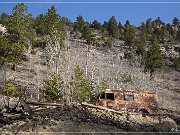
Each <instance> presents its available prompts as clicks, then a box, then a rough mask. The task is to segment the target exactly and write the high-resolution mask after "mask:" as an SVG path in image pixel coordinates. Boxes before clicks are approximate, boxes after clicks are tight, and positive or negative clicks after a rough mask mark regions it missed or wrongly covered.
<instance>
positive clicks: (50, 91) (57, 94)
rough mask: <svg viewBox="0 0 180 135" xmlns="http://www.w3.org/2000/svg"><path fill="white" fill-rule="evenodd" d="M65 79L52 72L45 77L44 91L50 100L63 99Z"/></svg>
mask: <svg viewBox="0 0 180 135" xmlns="http://www.w3.org/2000/svg"><path fill="white" fill-rule="evenodd" d="M63 83H64V82H63V81H62V79H61V78H60V77H58V75H56V74H51V75H50V77H47V78H45V79H44V89H43V93H44V96H45V99H46V100H47V101H48V102H53V101H60V99H62V95H63V94H62V92H63Z"/></svg>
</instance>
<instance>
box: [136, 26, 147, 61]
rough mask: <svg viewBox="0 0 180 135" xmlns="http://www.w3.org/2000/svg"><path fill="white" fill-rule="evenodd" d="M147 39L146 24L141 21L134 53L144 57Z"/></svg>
mask: <svg viewBox="0 0 180 135" xmlns="http://www.w3.org/2000/svg"><path fill="white" fill-rule="evenodd" d="M147 40H148V34H147V29H146V25H145V24H144V23H142V25H141V30H140V34H139V37H138V39H137V40H136V47H137V50H136V53H137V54H138V55H141V56H142V57H143V58H144V57H145V54H146V44H147Z"/></svg>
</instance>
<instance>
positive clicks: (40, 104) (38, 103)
mask: <svg viewBox="0 0 180 135" xmlns="http://www.w3.org/2000/svg"><path fill="white" fill-rule="evenodd" d="M25 103H26V104H28V105H32V106H62V104H57V103H46V102H33V101H25Z"/></svg>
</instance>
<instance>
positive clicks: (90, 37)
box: [82, 24, 95, 44]
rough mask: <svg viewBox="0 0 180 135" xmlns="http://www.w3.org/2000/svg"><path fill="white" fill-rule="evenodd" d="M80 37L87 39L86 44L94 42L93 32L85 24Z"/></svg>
mask: <svg viewBox="0 0 180 135" xmlns="http://www.w3.org/2000/svg"><path fill="white" fill-rule="evenodd" d="M82 37H83V38H84V39H85V40H86V41H87V43H88V44H94V42H95V38H94V37H95V35H94V33H93V30H92V29H91V28H90V27H89V25H87V24H86V25H85V26H84V28H83V30H82Z"/></svg>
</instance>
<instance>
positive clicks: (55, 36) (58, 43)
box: [45, 6, 65, 55]
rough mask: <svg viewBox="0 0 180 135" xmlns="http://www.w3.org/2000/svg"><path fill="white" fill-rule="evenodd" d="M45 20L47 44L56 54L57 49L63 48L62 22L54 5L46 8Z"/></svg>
mask: <svg viewBox="0 0 180 135" xmlns="http://www.w3.org/2000/svg"><path fill="white" fill-rule="evenodd" d="M45 20H46V27H47V34H48V35H49V38H48V39H47V44H49V45H50V46H51V47H52V48H53V50H55V52H56V55H57V54H58V53H59V51H60V50H61V49H62V48H64V39H65V36H64V35H65V34H64V30H65V29H64V24H63V22H62V21H61V19H60V16H59V14H58V13H57V11H56V9H55V7H54V6H52V7H51V8H50V9H48V12H47V13H46V19H45Z"/></svg>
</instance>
